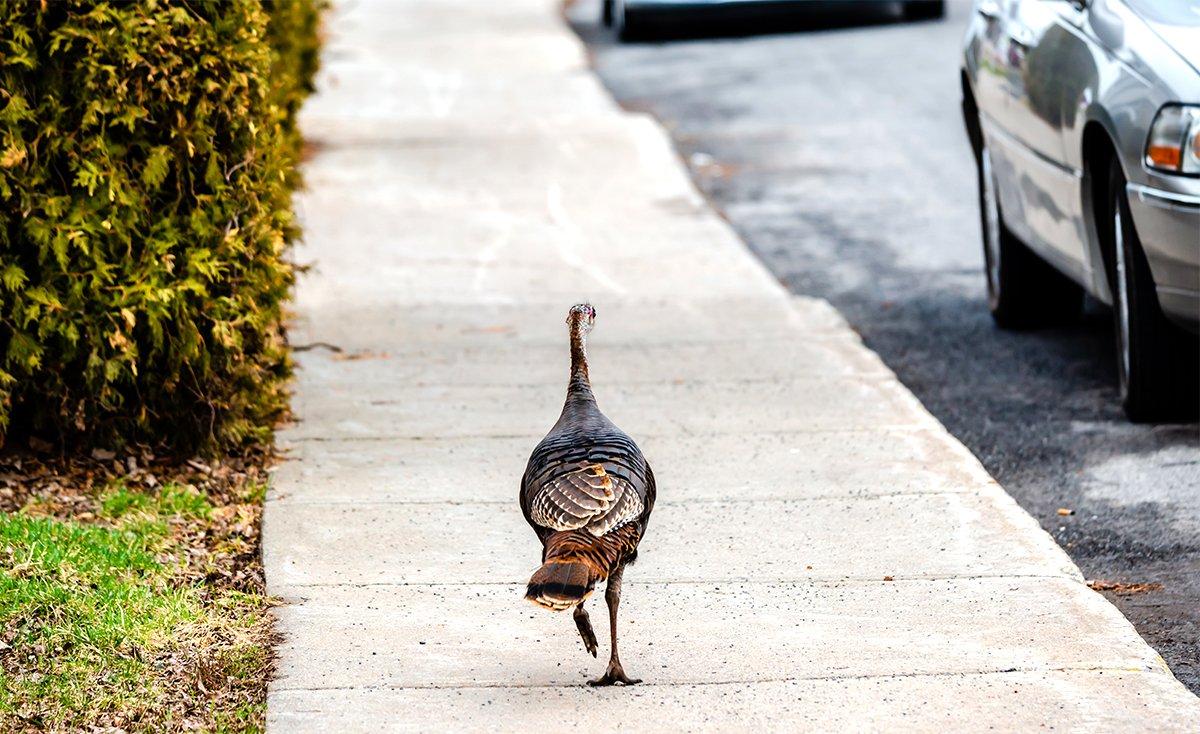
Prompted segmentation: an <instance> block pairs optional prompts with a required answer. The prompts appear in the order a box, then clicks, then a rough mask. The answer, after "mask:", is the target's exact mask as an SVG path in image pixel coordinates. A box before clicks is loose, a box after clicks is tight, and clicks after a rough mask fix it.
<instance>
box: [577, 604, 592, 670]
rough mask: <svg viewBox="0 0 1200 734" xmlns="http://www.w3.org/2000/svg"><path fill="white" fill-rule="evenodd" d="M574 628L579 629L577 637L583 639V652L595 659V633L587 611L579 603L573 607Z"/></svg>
mask: <svg viewBox="0 0 1200 734" xmlns="http://www.w3.org/2000/svg"><path fill="white" fill-rule="evenodd" d="M575 626H576V627H578V628H579V636H580V637H582V638H583V647H584V649H585V650H587V651H588V652H590V653H591V654H592V657H596V633H595V632H594V631H593V630H592V621H591V620H590V619H588V613H587V610H586V609H584V608H583V604H582V603H580V604H579V605H578V606H576V607H575Z"/></svg>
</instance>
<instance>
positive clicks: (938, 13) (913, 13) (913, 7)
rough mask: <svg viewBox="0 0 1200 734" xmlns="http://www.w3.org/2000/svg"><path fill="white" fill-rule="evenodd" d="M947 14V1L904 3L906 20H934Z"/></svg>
mask: <svg viewBox="0 0 1200 734" xmlns="http://www.w3.org/2000/svg"><path fill="white" fill-rule="evenodd" d="M945 14H946V3H945V0H908V2H906V3H904V19H905V20H933V19H935V18H941V17H942V16H944V15H945Z"/></svg>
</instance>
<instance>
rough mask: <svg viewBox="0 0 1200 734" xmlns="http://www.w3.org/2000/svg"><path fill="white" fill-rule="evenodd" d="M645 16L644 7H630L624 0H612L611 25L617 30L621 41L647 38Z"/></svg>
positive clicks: (647, 30) (648, 33) (647, 29)
mask: <svg viewBox="0 0 1200 734" xmlns="http://www.w3.org/2000/svg"><path fill="white" fill-rule="evenodd" d="M646 16H647V13H646V10H645V8H639V7H637V6H634V7H632V8H631V7H629V5H628V3H626V2H625V0H614V1H613V21H612V26H613V29H614V30H616V32H617V38H618V39H619V40H621V41H623V42H627V41H641V40H644V39H646V38H649V36H650V32H649V28H648V27H647V26H648V23H647V19H646Z"/></svg>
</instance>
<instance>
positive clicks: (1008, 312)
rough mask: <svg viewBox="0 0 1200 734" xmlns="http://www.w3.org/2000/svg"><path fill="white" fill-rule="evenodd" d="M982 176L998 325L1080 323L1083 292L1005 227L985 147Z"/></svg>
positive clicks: (992, 305)
mask: <svg viewBox="0 0 1200 734" xmlns="http://www.w3.org/2000/svg"><path fill="white" fill-rule="evenodd" d="M977 171H978V173H979V222H980V228H981V230H982V234H983V259H984V275H985V276H986V278H987V292H988V310H989V311H991V313H992V319H993V320H994V321H995V322H996V325H997V326H999V327H1000V328H1002V329H1032V328H1038V327H1042V326H1051V325H1059V324H1064V323H1069V322H1070V321H1073V320H1075V319H1077V318H1078V317H1079V313H1080V311H1081V310H1082V308H1083V289H1082V288H1080V287H1079V285H1077V284H1076V283H1075V282H1074V281H1072V280H1071V279H1069V278H1067V276H1065V275H1063V274H1062V273H1060V272H1058V271H1057V270H1055V269H1054V268H1053V267H1052V266H1051V265H1050V264H1049V263H1047V262H1046V261H1045V260H1043V259H1041V258H1040V257H1038V256H1037V255H1036V254H1035V253H1034V252H1033V251H1032V250H1030V249H1029V248H1028V247H1026V246H1025V244H1024V243H1023V242H1021V241H1020V240H1019V239H1017V237H1016V235H1014V234H1013V233H1012V232H1011V231H1009V229H1008V227H1007V226H1006V225H1005V224H1004V217H1003V216H1002V215H1001V212H1000V199H999V193H998V192H997V190H996V176H995V171H993V170H992V164H991V154H990V152H989V151H988V148H987V146H986V145H982V146H981V148H980V151H979V156H978V163H977Z"/></svg>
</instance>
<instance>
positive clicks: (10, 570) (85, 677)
mask: <svg viewBox="0 0 1200 734" xmlns="http://www.w3.org/2000/svg"><path fill="white" fill-rule="evenodd" d="M256 491H258V490H256ZM96 500H97V501H96V508H97V510H98V511H97V512H96V513H94V519H93V518H91V517H89V519H90V520H92V522H80V521H76V520H71V519H58V518H53V517H39V516H36V515H37V504H36V503H35V504H31V505H29V506H27V507H26V508H25V510H23V511H22V512H18V513H13V514H5V515H0V630H3V631H4V634H5V637H4V638H3V639H5V640H6V642H7V644H8V645H9V649H7V650H3V651H2V654H3V657H0V660H2V661H3V665H0V729H2V730H4V731H9V730H10V729H21V728H26V729H30V730H34V729H42V728H45V729H48V730H51V731H54V730H62V731H66V730H75V729H81V728H85V727H90V726H96V725H99V726H109V725H114V726H122V727H129V728H132V729H136V730H159V731H167V730H176V729H179V728H182V726H183V725H184V723H185V722H192V723H198V724H199V725H200V726H201V727H202V728H204V729H207V730H213V731H253V730H258V729H261V726H262V719H263V715H264V710H263V708H264V704H263V703H262V701H261V698H262V696H261V695H257V694H255V693H254V691H255V690H257V688H260V687H261V685H262V684H263V681H262V680H260V679H261V678H263V671H264V670H265V669H266V666H267V665H268V655H269V653H268V647H267V641H266V640H265V639H264V637H265V632H264V630H266V629H268V628H269V622H268V621H267V614H266V601H265V599H264V598H263V597H262V596H261V595H256V594H247V593H242V592H237V591H233V590H229V589H220V588H218V589H212V588H206V587H205V586H204V585H203V583H198V582H196V581H192V580H190V579H191V578H192V577H191V576H188V575H187V574H186V573H184V571H185V559H186V558H187V556H188V552H189V550H191V552H193V553H194V552H195V549H194V548H191V549H190V548H189V547H188V546H186V545H185V544H184V543H183V541H182V540H181V537H184V536H186V534H183V536H181V534H180V533H179V532H177V531H178V529H179V528H180V527H188V528H190V529H192V530H194V529H195V528H196V527H197V525H198V524H199V525H202V524H203V523H206V522H207V521H208V520H209V519H211V517H212V516H213V513H214V508H213V506H212V505H211V504H210V503H209V501H208V499H207V498H206V497H205V496H204V495H203V494H201V493H199V492H197V491H196V490H194V489H190V488H185V487H180V486H172V485H168V486H166V487H163V488H161V489H160V490H159V491H157V492H150V491H147V492H141V491H136V490H132V489H129V488H127V487H125V486H124V485H121V484H115V485H113V486H111V487H109V488H108V489H106V490H105V491H104V492H102V493H101V494H100V496H99V497H97V498H96ZM181 579H183V581H182V582H181ZM14 632H15V634H14Z"/></svg>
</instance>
